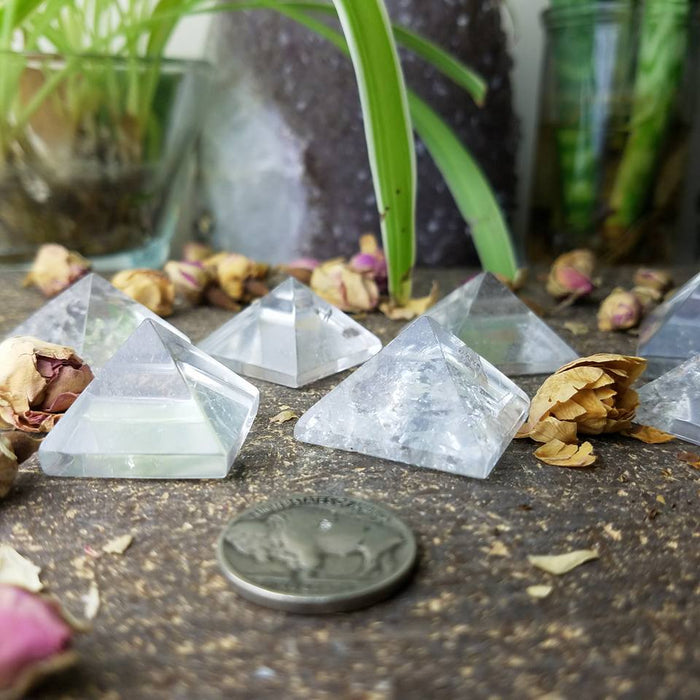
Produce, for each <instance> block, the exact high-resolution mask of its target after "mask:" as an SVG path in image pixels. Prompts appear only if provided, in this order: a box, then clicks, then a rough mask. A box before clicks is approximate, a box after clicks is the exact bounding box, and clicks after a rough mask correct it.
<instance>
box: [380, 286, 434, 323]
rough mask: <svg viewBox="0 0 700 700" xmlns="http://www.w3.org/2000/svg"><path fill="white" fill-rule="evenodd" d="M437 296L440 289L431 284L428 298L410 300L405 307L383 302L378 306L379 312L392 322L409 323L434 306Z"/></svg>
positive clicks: (391, 302)
mask: <svg viewBox="0 0 700 700" xmlns="http://www.w3.org/2000/svg"><path fill="white" fill-rule="evenodd" d="M439 296H440V287H439V286H438V283H437V282H433V286H432V287H431V288H430V294H428V296H426V297H418V298H417V299H410V300H409V301H408V303H407V304H406V305H405V306H397V305H396V304H394V302H393V301H388V302H384V303H382V304H380V305H379V310H380V311H381V312H382V313H383V314H384V315H385V316H386V317H387V318H390V319H391V320H392V321H411V320H412V319H414V318H416V317H418V316H420V315H421V314H424V313H425V312H426V311H427V310H428V309H429V308H430V307H431V306H434V305H435V302H437V300H438V297H439Z"/></svg>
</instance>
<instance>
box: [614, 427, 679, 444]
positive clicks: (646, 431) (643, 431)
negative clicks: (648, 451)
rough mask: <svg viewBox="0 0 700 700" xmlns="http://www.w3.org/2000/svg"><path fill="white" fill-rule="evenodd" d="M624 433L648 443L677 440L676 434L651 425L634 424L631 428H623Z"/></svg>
mask: <svg viewBox="0 0 700 700" xmlns="http://www.w3.org/2000/svg"><path fill="white" fill-rule="evenodd" d="M622 434H623V435H625V436H626V437H631V438H634V439H635V440H639V441H640V442H644V443H646V444H647V445H660V444H662V443H664V442H671V440H675V439H676V436H675V435H671V434H669V433H665V432H664V431H663V430H659V429H658V428H652V426H650V425H633V426H632V427H631V428H630V430H623V431H622Z"/></svg>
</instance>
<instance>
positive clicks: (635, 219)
mask: <svg viewBox="0 0 700 700" xmlns="http://www.w3.org/2000/svg"><path fill="white" fill-rule="evenodd" d="M543 18H544V24H545V28H546V32H547V51H546V63H545V70H544V76H543V88H542V99H541V105H540V118H539V131H538V145H537V156H536V166H535V174H534V182H533V196H532V202H531V209H530V222H529V232H528V239H527V247H528V256H529V258H530V260H531V261H537V260H542V259H548V258H551V256H552V255H553V254H556V253H559V252H563V251H564V250H570V249H572V248H577V247H587V248H593V249H594V250H596V251H597V252H598V253H600V254H601V256H602V257H603V259H604V260H606V261H608V262H619V261H640V262H656V263H658V262H660V261H668V260H669V259H670V258H671V255H672V253H673V248H674V245H675V244H676V242H677V231H676V224H677V220H678V210H679V207H680V198H681V194H682V190H683V187H684V186H685V177H686V164H687V154H688V150H689V141H690V139H689V135H690V127H691V124H692V107H693V105H692V97H693V95H694V91H693V90H692V89H691V88H692V76H691V72H692V71H691V67H692V61H691V60H690V53H691V50H693V49H694V48H695V47H694V42H691V41H690V34H691V22H690V18H691V6H690V0H646V2H645V3H638V4H635V5H633V4H632V3H631V2H629V1H628V2H623V1H615V2H610V1H603V2H594V1H590V2H583V3H573V4H564V5H560V6H558V7H555V8H551V9H549V10H547V11H545V12H544V14H543ZM694 29H695V27H693V30H694Z"/></svg>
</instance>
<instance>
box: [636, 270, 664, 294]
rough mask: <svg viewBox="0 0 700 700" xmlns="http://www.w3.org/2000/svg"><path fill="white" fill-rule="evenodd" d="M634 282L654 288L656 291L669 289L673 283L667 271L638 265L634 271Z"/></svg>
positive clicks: (640, 285) (637, 284)
mask: <svg viewBox="0 0 700 700" xmlns="http://www.w3.org/2000/svg"><path fill="white" fill-rule="evenodd" d="M634 284H635V285H636V286H638V287H648V288H650V289H656V290H657V291H658V292H660V293H661V294H663V292H665V291H667V290H669V289H670V288H671V286H672V285H673V279H672V278H671V275H669V274H668V272H664V271H663V270H654V269H651V268H648V267H640V268H639V269H638V270H637V271H636V272H635V273H634Z"/></svg>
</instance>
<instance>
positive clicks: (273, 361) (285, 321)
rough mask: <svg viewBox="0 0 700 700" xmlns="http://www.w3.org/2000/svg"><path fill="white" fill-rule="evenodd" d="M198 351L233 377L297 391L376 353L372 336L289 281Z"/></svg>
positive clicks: (376, 345) (341, 313) (321, 300)
mask: <svg viewBox="0 0 700 700" xmlns="http://www.w3.org/2000/svg"><path fill="white" fill-rule="evenodd" d="M199 347H200V348H201V349H202V350H204V352H207V353H209V354H210V355H212V356H213V357H215V358H216V359H217V360H219V362H222V363H223V364H225V365H226V366H227V367H230V368H231V369H232V370H234V371H235V372H240V373H241V374H245V375H247V376H249V377H256V378H257V379H264V380H266V381H268V382H275V383H276V384H283V385H284V386H289V387H293V388H296V387H300V386H303V385H304V384H309V383H310V382H314V381H316V380H317V379H321V378H322V377H327V376H329V375H331V374H335V373H336V372H340V371H341V370H344V369H348V367H354V366H355V365H358V364H360V363H361V362H364V361H365V360H367V359H368V358H370V357H372V355H375V354H376V353H377V352H379V350H381V347H382V344H381V342H380V340H379V338H377V336H375V335H374V334H372V333H370V332H369V331H368V330H367V329H366V328H363V327H362V326H361V325H360V324H359V323H356V322H355V321H353V320H352V319H351V318H350V317H349V316H348V315H347V314H344V313H343V312H342V311H340V310H338V309H336V308H335V307H334V306H332V305H331V304H329V303H328V302H326V301H324V300H323V299H321V298H320V297H319V296H317V295H316V294H314V293H313V292H312V291H311V290H310V289H309V288H308V287H306V286H304V285H303V284H301V283H300V282H297V281H296V280H295V279H293V278H289V279H288V280H286V281H285V282H282V284H280V285H279V286H277V287H275V288H274V289H273V290H272V291H271V292H270V293H269V294H268V295H267V296H265V297H263V298H262V299H259V300H258V301H256V302H255V303H253V304H251V305H250V306H249V307H248V308H247V309H245V311H242V312H241V313H239V314H238V315H236V316H234V317H233V318H232V319H231V320H230V321H229V322H228V323H225V324H224V325H223V326H221V328H219V329H217V330H216V331H214V333H212V334H211V335H210V336H208V337H207V338H205V339H204V340H203V341H202V342H201V343H200V344H199Z"/></svg>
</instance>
